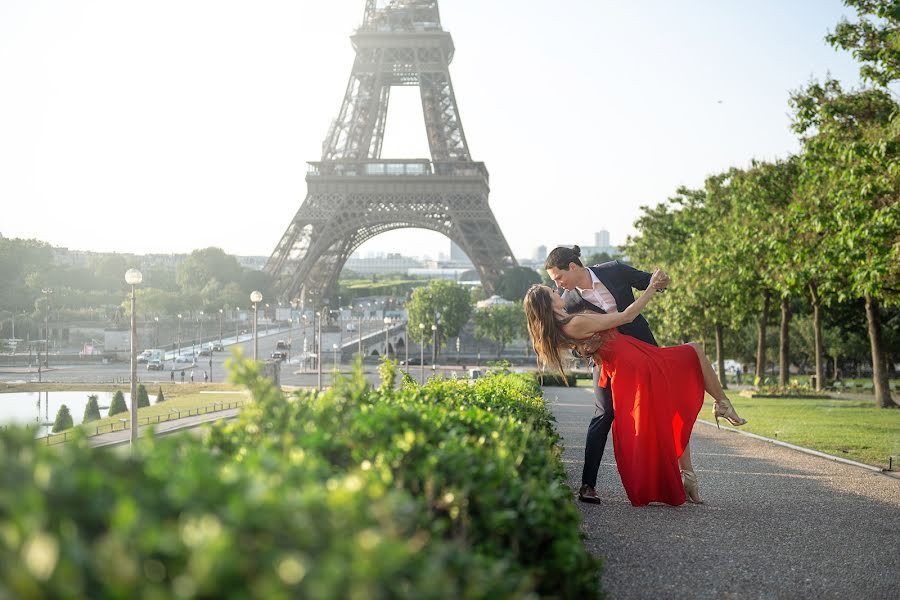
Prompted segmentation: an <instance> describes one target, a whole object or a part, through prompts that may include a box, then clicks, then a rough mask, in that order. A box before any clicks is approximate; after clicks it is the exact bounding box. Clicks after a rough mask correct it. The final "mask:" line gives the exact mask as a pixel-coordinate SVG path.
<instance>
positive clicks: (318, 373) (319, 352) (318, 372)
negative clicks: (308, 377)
mask: <svg viewBox="0 0 900 600" xmlns="http://www.w3.org/2000/svg"><path fill="white" fill-rule="evenodd" d="M324 316H325V315H324V312H319V311H317V312H316V327H317V328H316V389H317V390H319V391H322V318H323V317H324Z"/></svg>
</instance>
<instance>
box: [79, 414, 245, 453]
mask: <svg viewBox="0 0 900 600" xmlns="http://www.w3.org/2000/svg"><path fill="white" fill-rule="evenodd" d="M240 410H241V409H240V408H229V409H227V410H219V411H216V412H208V413H203V414H201V415H194V416H192V417H184V418H183V419H172V420H171V421H163V422H162V423H153V424H152V425H140V426H138V438H140V437H141V436H142V435H144V430H145V429H146V428H147V427H153V429H154V433H155V434H156V435H165V434H167V433H174V432H175V431H178V430H180V429H191V428H194V427H197V426H198V425H201V424H203V423H210V422H212V421H218V420H219V419H232V418H234V417H236V416H237V415H238V413H239V412H240ZM130 440H131V430H130V429H123V430H120V431H113V432H111V433H101V434H100V435H95V436H93V437H91V438H90V442H91V445H92V446H95V447H101V446H115V445H116V444H122V443H125V442H128V441H130Z"/></svg>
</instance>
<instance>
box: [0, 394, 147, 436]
mask: <svg viewBox="0 0 900 600" xmlns="http://www.w3.org/2000/svg"><path fill="white" fill-rule="evenodd" d="M91 394H95V395H96V396H97V404H99V405H100V416H101V417H105V416H106V415H107V412H108V411H109V405H110V403H112V397H113V394H114V392H91V391H85V392H14V393H9V394H0V426H3V425H17V426H20V427H21V426H32V427H37V428H38V429H37V436H38V437H43V436H45V435H47V434H48V433H49V432H50V430H51V429H52V428H53V421H55V420H56V413H57V412H58V411H59V407H60V406H62V405H63V404H65V405H66V406H68V407H69V412H70V413H71V414H72V420H73V421H74V422H75V424H76V425H78V424H79V423H81V421H82V419H83V418H84V407H85V406H87V403H88V396H90V395H91ZM125 404H126V406H129V407H130V406H131V394H129V393H127V392H126V393H125ZM123 416H124V415H123Z"/></svg>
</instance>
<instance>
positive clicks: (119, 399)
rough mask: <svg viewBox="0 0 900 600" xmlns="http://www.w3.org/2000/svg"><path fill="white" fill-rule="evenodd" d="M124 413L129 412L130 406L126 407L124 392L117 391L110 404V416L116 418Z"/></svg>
mask: <svg viewBox="0 0 900 600" xmlns="http://www.w3.org/2000/svg"><path fill="white" fill-rule="evenodd" d="M124 412H128V406H126V405H125V394H123V393H122V390H116V393H115V394H113V398H112V402H110V404H109V413H108V415H109V416H110V417H114V416H115V415H118V414H121V413H124Z"/></svg>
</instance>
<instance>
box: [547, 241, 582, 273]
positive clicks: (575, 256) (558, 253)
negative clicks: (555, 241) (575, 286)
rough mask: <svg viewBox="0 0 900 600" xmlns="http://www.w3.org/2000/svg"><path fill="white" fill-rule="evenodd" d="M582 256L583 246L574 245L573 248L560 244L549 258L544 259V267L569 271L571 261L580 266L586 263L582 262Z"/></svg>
mask: <svg viewBox="0 0 900 600" xmlns="http://www.w3.org/2000/svg"><path fill="white" fill-rule="evenodd" d="M580 256H581V248H579V247H578V246H572V247H571V248H566V247H565V246H558V247H556V248H554V249H553V250H552V251H551V252H550V254H548V255H547V260H545V261H544V269H545V270H546V269H550V268H551V267H552V268H554V269H563V270H565V271H568V270H569V263H575V264H576V265H578V266H579V267H583V266H584V265H583V264H581V259H580V258H579V257H580Z"/></svg>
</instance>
